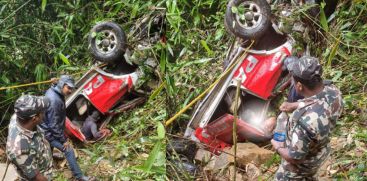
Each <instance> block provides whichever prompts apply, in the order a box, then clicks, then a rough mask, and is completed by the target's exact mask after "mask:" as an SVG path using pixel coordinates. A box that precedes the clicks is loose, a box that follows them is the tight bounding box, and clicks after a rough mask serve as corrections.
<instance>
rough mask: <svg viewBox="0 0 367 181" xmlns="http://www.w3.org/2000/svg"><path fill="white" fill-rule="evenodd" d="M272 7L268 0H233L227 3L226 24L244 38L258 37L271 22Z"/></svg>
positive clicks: (231, 30)
mask: <svg viewBox="0 0 367 181" xmlns="http://www.w3.org/2000/svg"><path fill="white" fill-rule="evenodd" d="M270 18H271V9H270V5H269V4H268V3H267V2H266V0H231V1H229V3H228V5H227V10H226V14H225V20H224V25H225V27H226V28H227V30H228V31H229V32H230V33H232V34H233V35H235V36H237V37H240V38H242V39H253V40H254V39H257V38H258V37H260V36H261V35H263V34H264V33H265V32H266V31H267V29H268V27H269V26H270V24H271V21H270Z"/></svg>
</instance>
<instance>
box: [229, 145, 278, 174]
mask: <svg viewBox="0 0 367 181" xmlns="http://www.w3.org/2000/svg"><path fill="white" fill-rule="evenodd" d="M230 153H231V154H232V155H229V154H228V155H227V160H228V162H231V163H232V162H234V157H233V155H234V147H232V149H231V150H230ZM273 154H274V152H272V151H270V150H267V149H264V148H260V147H259V146H257V145H255V144H253V143H238V144H237V164H238V166H240V167H243V168H245V167H246V165H247V164H248V163H251V162H253V163H254V164H255V165H261V164H263V163H265V162H266V161H268V160H269V159H270V158H271V157H272V156H273Z"/></svg>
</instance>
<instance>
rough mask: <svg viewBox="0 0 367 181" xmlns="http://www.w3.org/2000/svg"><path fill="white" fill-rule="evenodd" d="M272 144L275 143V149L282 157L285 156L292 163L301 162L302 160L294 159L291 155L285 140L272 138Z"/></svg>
mask: <svg viewBox="0 0 367 181" xmlns="http://www.w3.org/2000/svg"><path fill="white" fill-rule="evenodd" d="M271 144H272V145H273V147H274V149H275V150H276V151H277V152H278V153H279V155H280V157H282V158H284V159H285V160H286V161H287V162H289V163H292V164H297V163H300V160H297V159H293V158H292V157H291V156H290V155H289V150H288V148H286V147H284V143H283V142H278V141H275V140H274V139H272V140H271Z"/></svg>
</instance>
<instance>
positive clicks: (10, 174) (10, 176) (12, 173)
mask: <svg viewBox="0 0 367 181" xmlns="http://www.w3.org/2000/svg"><path fill="white" fill-rule="evenodd" d="M5 170H6V164H5V163H0V178H3V176H4V174H5V173H4V172H5ZM17 178H18V173H17V172H16V169H15V167H14V166H13V165H12V164H10V165H9V167H8V170H7V171H6V176H5V178H4V180H7V181H13V180H16V179H17Z"/></svg>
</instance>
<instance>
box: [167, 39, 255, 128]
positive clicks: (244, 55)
mask: <svg viewBox="0 0 367 181" xmlns="http://www.w3.org/2000/svg"><path fill="white" fill-rule="evenodd" d="M253 44H254V41H252V42H251V44H250V46H248V47H247V48H246V50H245V52H244V53H243V54H242V55H241V56H240V57H239V58H237V60H236V61H235V62H234V63H233V64H232V65H231V66H230V67H229V68H228V69H227V70H226V71H224V72H223V73H222V74H221V75H220V76H219V78H218V79H217V80H216V81H215V82H214V83H213V84H211V85H210V86H209V87H208V88H207V89H206V90H205V91H204V92H202V93H201V94H200V95H199V96H197V97H196V98H195V99H194V100H192V101H191V102H190V103H189V104H188V105H187V106H185V107H184V108H182V109H181V110H180V111H178V112H177V113H176V114H175V115H174V116H173V117H171V118H170V119H168V120H167V121H166V122H165V123H164V124H165V125H166V126H168V125H170V124H171V123H172V122H173V121H174V120H175V119H176V118H177V117H178V116H180V115H181V114H182V113H184V112H185V111H187V109H189V108H190V107H191V106H192V105H194V104H195V103H196V102H197V101H198V100H200V99H201V98H202V97H203V96H204V95H205V94H206V93H207V92H209V91H210V90H211V89H212V88H213V87H214V86H215V85H217V83H218V82H219V81H220V80H222V78H223V77H225V76H226V75H227V74H228V73H229V72H230V71H231V70H232V69H233V68H234V67H235V66H236V65H237V64H238V63H239V62H240V61H242V60H243V59H244V58H245V57H246V56H247V51H248V50H249V49H250V47H251V46H252V45H253Z"/></svg>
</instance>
